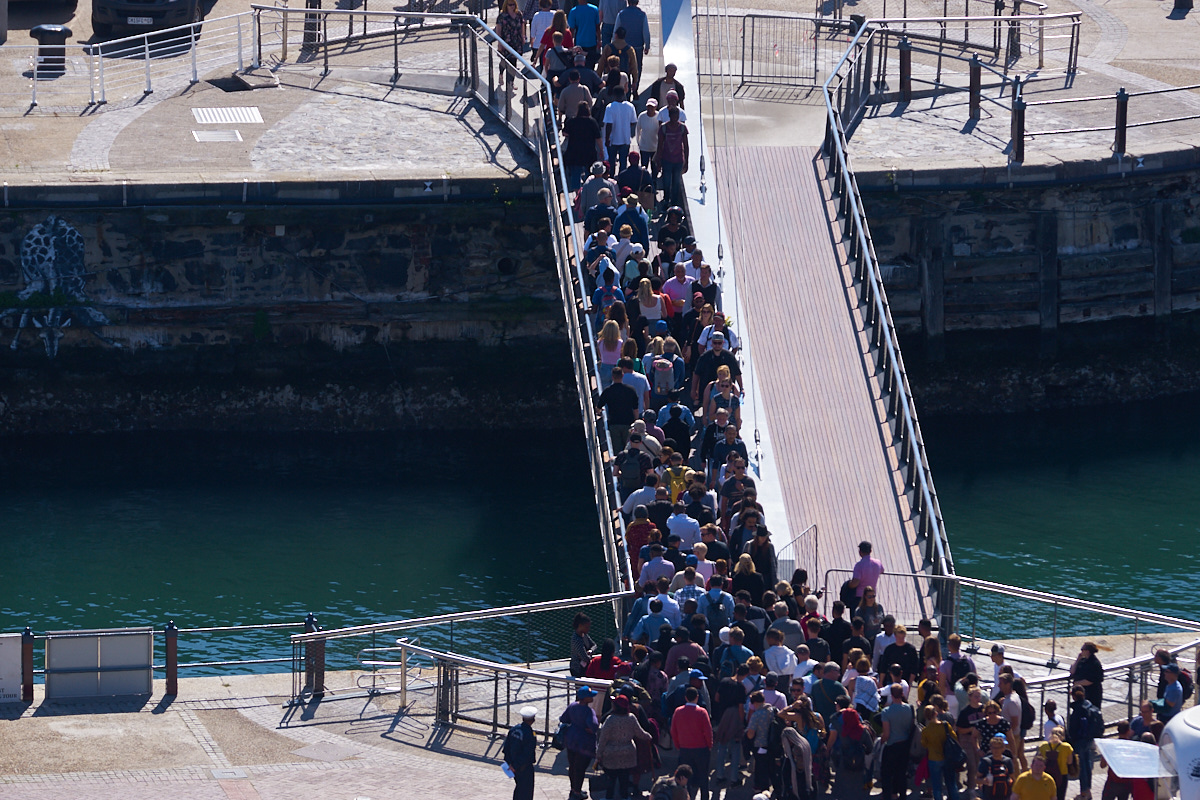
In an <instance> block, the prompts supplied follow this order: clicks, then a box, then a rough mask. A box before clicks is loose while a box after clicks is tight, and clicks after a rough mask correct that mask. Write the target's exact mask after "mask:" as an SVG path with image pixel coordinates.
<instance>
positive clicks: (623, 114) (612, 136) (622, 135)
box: [604, 87, 638, 172]
mask: <svg viewBox="0 0 1200 800" xmlns="http://www.w3.org/2000/svg"><path fill="white" fill-rule="evenodd" d="M637 118H638V114H637V109H635V108H634V107H633V103H631V102H629V101H628V100H626V99H625V92H624V91H623V90H622V89H621V88H620V87H617V88H616V89H614V90H613V101H612V102H611V103H609V104H608V105H607V106H605V108H604V145H605V147H607V148H608V162H609V166H610V167H611V168H612V169H613V171H614V172H623V171H624V170H625V168H626V167H627V166H629V145H630V144H631V143H632V142H633V135H634V132H635V131H636V129H637Z"/></svg>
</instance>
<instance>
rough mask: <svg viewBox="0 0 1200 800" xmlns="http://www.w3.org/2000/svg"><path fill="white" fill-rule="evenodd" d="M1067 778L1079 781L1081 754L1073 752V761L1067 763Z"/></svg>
mask: <svg viewBox="0 0 1200 800" xmlns="http://www.w3.org/2000/svg"><path fill="white" fill-rule="evenodd" d="M1067 778H1069V779H1071V780H1075V781H1077V780H1079V754H1078V753H1076V752H1074V751H1072V752H1071V760H1070V761H1068V762H1067Z"/></svg>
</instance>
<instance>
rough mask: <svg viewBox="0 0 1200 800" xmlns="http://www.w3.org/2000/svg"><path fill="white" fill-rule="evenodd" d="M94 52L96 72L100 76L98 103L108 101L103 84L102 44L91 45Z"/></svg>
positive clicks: (102, 103)
mask: <svg viewBox="0 0 1200 800" xmlns="http://www.w3.org/2000/svg"><path fill="white" fill-rule="evenodd" d="M93 47H94V48H95V53H96V74H97V75H98V76H99V78H100V105H105V104H106V103H108V92H107V90H106V89H105V86H104V45H103V44H99V43H98V44H95V45H93Z"/></svg>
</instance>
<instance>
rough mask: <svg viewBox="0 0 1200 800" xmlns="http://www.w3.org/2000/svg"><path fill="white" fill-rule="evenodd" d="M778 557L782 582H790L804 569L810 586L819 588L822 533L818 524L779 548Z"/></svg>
mask: <svg viewBox="0 0 1200 800" xmlns="http://www.w3.org/2000/svg"><path fill="white" fill-rule="evenodd" d="M776 557H777V559H778V561H779V570H778V571H779V577H780V579H781V580H790V579H791V576H792V573H793V572H795V571H796V570H798V569H802V570H804V571H805V572H807V573H808V581H807V582H808V585H809V586H810V587H812V588H814V589H815V588H817V587H818V586H819V585H820V580H821V578H822V572H821V531H820V529H819V528H818V527H817V523H815V522H814V523H813V524H812V525H809V526H808V527H807V528H805V529H804V530H803V531H801V532H800V535H798V536H796V537H795V538H794V539H792V540H791V541H790V542H788V543H787V544H785V545H784V546H783V547H781V548H779V550H778V551H776Z"/></svg>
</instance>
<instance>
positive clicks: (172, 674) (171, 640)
mask: <svg viewBox="0 0 1200 800" xmlns="http://www.w3.org/2000/svg"><path fill="white" fill-rule="evenodd" d="M163 634H164V636H163V638H164V640H165V643H166V651H167V694H168V695H170V696H171V697H175V696H176V695H178V694H179V628H178V627H176V625H175V620H170V621H169V622H167V627H165V628H164V629H163Z"/></svg>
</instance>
